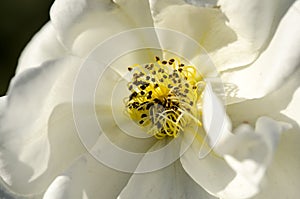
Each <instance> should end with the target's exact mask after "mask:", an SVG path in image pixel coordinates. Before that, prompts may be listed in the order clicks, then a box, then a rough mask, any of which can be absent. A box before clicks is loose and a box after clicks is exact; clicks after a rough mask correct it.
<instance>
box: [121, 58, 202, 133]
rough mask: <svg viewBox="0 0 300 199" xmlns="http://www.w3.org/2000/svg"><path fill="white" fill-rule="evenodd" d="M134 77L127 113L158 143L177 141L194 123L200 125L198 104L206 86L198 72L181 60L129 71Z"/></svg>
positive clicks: (138, 67)
mask: <svg viewBox="0 0 300 199" xmlns="http://www.w3.org/2000/svg"><path fill="white" fill-rule="evenodd" d="M128 71H129V72H130V73H131V75H132V79H131V81H130V82H129V83H128V85H127V87H128V90H129V91H130V95H129V97H127V98H125V101H124V103H125V108H126V113H127V114H128V115H129V117H130V118H131V119H132V120H133V121H135V122H136V123H137V124H138V125H139V126H141V127H143V128H145V129H146V131H147V133H149V134H151V135H154V136H155V137H156V138H157V139H162V138H165V137H173V138H176V137H178V135H179V134H180V133H182V132H184V127H186V126H187V125H188V124H189V123H190V122H191V121H194V122H196V123H197V124H198V125H201V122H200V115H201V111H200V110H199V106H198V104H199V103H200V102H201V96H202V93H203V88H204V85H205V82H204V80H203V78H202V76H201V75H200V74H199V73H198V72H197V70H196V68H195V67H194V66H191V65H185V64H184V63H181V60H180V59H179V58H172V59H169V60H160V58H159V57H155V61H153V63H149V64H145V65H143V66H142V65H138V64H136V65H133V66H130V67H128Z"/></svg>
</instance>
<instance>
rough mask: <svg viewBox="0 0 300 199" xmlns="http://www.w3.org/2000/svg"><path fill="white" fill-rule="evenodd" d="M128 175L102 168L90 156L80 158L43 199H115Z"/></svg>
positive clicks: (57, 180)
mask: <svg viewBox="0 0 300 199" xmlns="http://www.w3.org/2000/svg"><path fill="white" fill-rule="evenodd" d="M129 177H130V174H128V173H123V172H118V171H116V170H114V169H111V168H109V167H106V166H103V165H102V164H101V163H99V162H98V161H96V160H95V159H94V158H93V157H92V156H90V155H88V154H86V155H83V156H81V157H80V158H79V159H78V160H76V161H74V163H73V164H72V165H71V166H70V167H69V168H68V169H67V170H65V171H64V172H63V173H61V174H60V175H59V176H57V177H56V178H55V180H54V181H53V182H52V183H51V185H50V186H49V187H48V189H47V191H46V193H45V195H44V199H53V198H55V199H88V198H90V199H92V198H104V199H106V198H107V199H109V198H116V196H117V195H118V194H119V193H120V191H121V190H122V188H123V187H124V186H125V185H126V183H127V181H128V179H129Z"/></svg>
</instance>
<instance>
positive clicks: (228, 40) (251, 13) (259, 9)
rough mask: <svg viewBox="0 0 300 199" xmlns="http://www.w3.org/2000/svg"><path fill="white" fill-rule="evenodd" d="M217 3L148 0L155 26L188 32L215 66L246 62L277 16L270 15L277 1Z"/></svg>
mask: <svg viewBox="0 0 300 199" xmlns="http://www.w3.org/2000/svg"><path fill="white" fill-rule="evenodd" d="M218 4H221V7H220V9H218V8H217V7H216V8H203V7H198V6H194V5H190V4H186V3H185V2H184V1H180V0H170V1H150V6H151V9H152V16H153V18H154V24H155V26H157V27H163V28H170V29H173V30H176V31H179V32H182V33H184V34H187V35H188V36H190V37H191V39H194V40H195V41H197V42H198V43H199V44H200V45H201V46H203V47H204V49H205V50H206V51H207V52H208V53H209V55H210V56H211V58H212V60H213V61H214V63H215V64H216V67H217V69H218V70H221V71H223V70H226V69H229V68H234V67H239V66H244V65H247V64H250V63H251V62H253V61H254V60H255V59H256V58H257V56H258V55H259V53H260V49H261V48H262V47H263V46H264V44H265V43H266V41H268V39H269V36H270V34H271V32H272V31H271V29H272V26H274V24H276V23H278V21H279V20H280V18H278V17H277V18H276V20H275V19H274V18H275V16H277V11H278V10H277V7H279V6H281V5H279V3H278V2H277V1H276V2H275V1H264V2H261V1H249V2H248V3H245V4H247V5H248V4H249V6H243V5H244V2H240V3H234V4H232V3H229V2H228V3H227V2H226V1H221V2H218ZM223 6H224V8H223ZM282 10H284V9H282ZM240 15H241V17H239V16H240ZM278 15H279V14H278ZM257 18H262V19H263V20H257ZM179 45H181V44H179Z"/></svg>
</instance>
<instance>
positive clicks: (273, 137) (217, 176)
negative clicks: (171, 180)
mask: <svg viewBox="0 0 300 199" xmlns="http://www.w3.org/2000/svg"><path fill="white" fill-rule="evenodd" d="M288 127H289V126H288V125H287V124H281V123H277V122H275V121H273V120H271V119H268V118H260V119H259V120H258V121H257V125H256V133H254V131H253V130H252V129H251V127H250V126H249V125H241V126H240V127H239V128H237V129H236V132H235V133H234V135H233V136H232V137H230V139H226V142H224V144H223V146H224V145H225V144H226V145H227V146H225V147H222V145H221V146H219V149H218V150H219V151H220V150H223V151H222V154H225V155H224V158H225V161H226V162H227V163H228V165H227V164H226V163H225V161H223V160H222V159H218V158H217V157H214V155H213V154H208V155H207V156H206V157H203V156H201V158H203V159H201V158H199V151H200V150H201V145H200V143H197V142H194V144H193V145H192V148H191V149H190V150H188V151H187V152H186V153H185V154H184V155H183V156H182V158H181V161H182V164H183V167H184V168H185V170H186V171H187V173H189V175H190V176H191V177H192V178H193V179H194V180H195V181H196V182H197V183H198V184H200V185H201V186H203V187H204V188H205V189H206V190H207V191H208V192H210V193H212V194H214V195H216V196H219V197H222V198H248V197H251V196H253V195H255V194H257V193H258V191H259V185H260V182H261V179H262V177H263V176H264V173H265V170H266V168H267V166H268V165H269V164H270V162H271V160H272V156H273V153H274V151H275V149H276V145H277V143H278V139H279V134H280V133H281V132H282V131H285V130H286V129H287V128H288ZM193 156H194V157H193ZM215 164H219V165H218V166H215ZM205 167H207V168H205ZM196 168H198V169H196ZM231 169H232V170H231ZM207 170H211V172H212V173H210V172H207ZM204 171H205V172H204ZM223 172H224V173H226V175H225V176H224V174H222V173H223ZM223 176H224V177H223ZM204 179H206V181H205V180H204ZM207 179H209V180H207ZM207 181H208V182H207Z"/></svg>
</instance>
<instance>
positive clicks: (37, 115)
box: [0, 57, 82, 194]
mask: <svg viewBox="0 0 300 199" xmlns="http://www.w3.org/2000/svg"><path fill="white" fill-rule="evenodd" d="M79 64H80V60H78V59H75V58H72V57H69V58H65V59H62V60H55V61H51V62H45V63H44V64H43V65H42V66H40V67H37V68H31V69H28V70H26V71H24V72H22V73H20V74H19V75H17V76H16V77H15V78H14V80H13V82H12V84H11V86H10V88H9V92H8V96H7V103H6V105H5V106H4V107H3V108H4V110H1V119H0V123H1V129H0V134H1V150H0V153H1V157H0V161H1V177H2V178H3V180H4V181H5V182H6V183H7V184H8V185H10V187H11V189H13V190H14V191H16V192H18V193H22V194H33V193H39V192H41V191H43V190H44V189H45V186H47V185H48V183H49V182H50V180H51V178H53V175H55V174H56V173H57V172H59V171H60V169H62V168H63V167H64V166H66V165H67V164H68V162H69V161H71V160H72V159H73V158H74V157H76V156H77V155H78V154H79V153H80V152H81V150H82V147H81V144H80V142H79V141H78V139H77V137H76V134H75V133H76V131H75V126H74V122H73V120H72V112H71V110H70V108H71V107H70V106H69V108H64V106H63V107H61V106H58V105H59V104H61V103H63V102H70V101H71V96H72V83H73V80H74V79H73V78H74V76H75V74H76V69H77V66H78V65H79ZM70 140H72V141H70ZM64 142H66V143H64ZM61 143H64V144H61ZM62 147H66V149H65V148H64V149H62Z"/></svg>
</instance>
